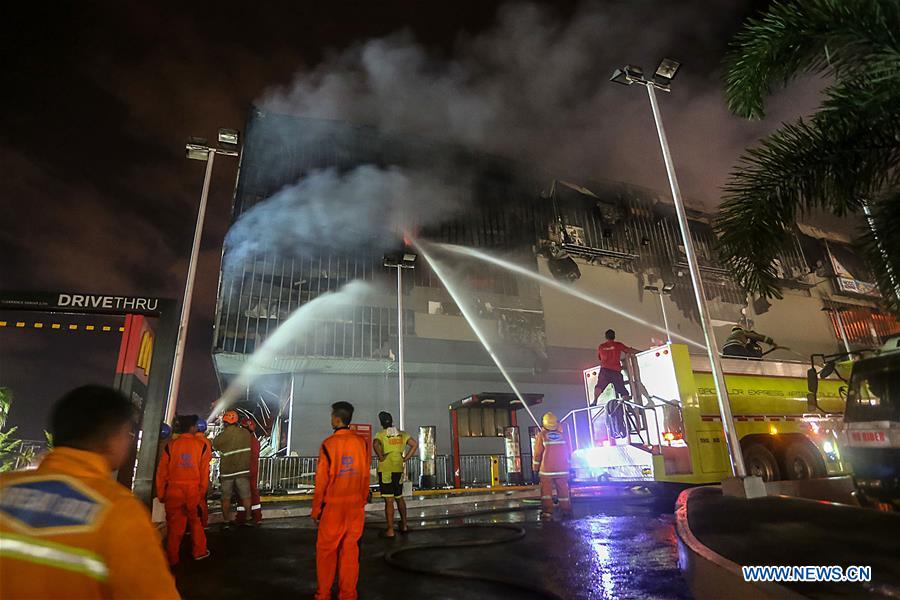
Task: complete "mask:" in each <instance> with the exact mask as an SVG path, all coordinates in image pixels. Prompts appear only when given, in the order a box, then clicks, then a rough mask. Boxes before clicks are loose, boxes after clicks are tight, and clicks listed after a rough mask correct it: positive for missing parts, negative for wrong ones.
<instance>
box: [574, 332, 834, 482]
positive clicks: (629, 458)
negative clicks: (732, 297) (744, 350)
mask: <svg viewBox="0 0 900 600" xmlns="http://www.w3.org/2000/svg"><path fill="white" fill-rule="evenodd" d="M626 366H627V369H625V371H624V372H623V375H624V374H625V373H627V375H626V377H627V385H628V387H629V391H630V393H631V396H630V397H627V398H618V397H616V394H615V391H614V390H613V388H612V386H609V387H608V388H607V389H606V390H599V395H597V392H595V390H594V387H595V385H596V382H597V374H598V373H599V371H600V367H592V368H590V369H586V370H585V371H584V389H585V398H586V400H587V406H586V407H585V408H584V409H578V410H575V411H572V412H570V413H569V414H568V415H567V416H566V417H565V419H564V421H563V422H564V423H565V424H566V427H567V428H568V429H569V435H570V437H571V439H573V440H575V444H574V446H575V447H576V448H577V449H576V450H575V451H574V452H573V458H572V465H573V471H574V473H573V478H574V480H575V482H577V483H592V484H596V483H609V484H616V483H618V484H631V485H633V484H643V485H647V484H654V483H659V484H665V483H671V484H683V485H684V484H687V485H696V484H704V483H716V482H720V481H721V480H722V479H724V478H725V477H728V476H730V475H731V466H730V464H729V459H728V454H727V448H726V445H725V434H724V432H723V428H722V421H721V417H720V415H719V409H718V403H717V399H716V392H715V387H714V385H713V380H712V373H711V369H710V364H709V359H708V357H706V356H693V355H690V354H689V353H688V348H687V346H685V345H683V344H666V345H664V346H659V347H657V348H652V349H650V350H646V351H644V352H640V353H639V354H637V355H636V356H628V357H627V365H626ZM723 367H724V371H725V381H726V385H727V388H728V393H729V396H730V399H731V409H732V412H733V414H734V419H735V428H736V431H737V433H738V436H739V438H740V441H741V451H742V452H743V456H744V461H745V463H746V465H747V470H748V472H750V473H751V474H753V475H758V476H760V477H762V478H763V479H764V480H765V481H775V480H779V479H807V478H813V477H824V476H828V475H836V474H842V473H844V472H845V471H846V465H845V463H844V460H843V459H842V457H841V454H840V450H839V448H838V444H837V430H838V426H839V424H840V420H841V416H842V414H843V410H844V400H843V399H842V398H841V394H840V393H839V387H840V382H839V381H835V380H831V379H826V380H823V381H821V383H820V387H819V395H818V404H815V403H811V402H810V401H809V400H808V398H807V379H806V375H807V373H806V371H807V369H806V365H804V364H802V363H792V362H776V361H764V360H748V359H738V358H724V359H723ZM648 487H649V486H648Z"/></svg>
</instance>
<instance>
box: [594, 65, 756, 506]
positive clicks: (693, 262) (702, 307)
mask: <svg viewBox="0 0 900 600" xmlns="http://www.w3.org/2000/svg"><path fill="white" fill-rule="evenodd" d="M679 67H681V63H679V62H678V61H675V60H672V59H670V58H664V59H663V60H662V61H661V62H660V63H659V66H658V67H657V68H656V72H655V73H654V75H653V77H652V78H650V79H647V78H645V77H644V71H643V69H641V68H640V67H635V66H633V65H627V66H625V67H623V68H621V69H616V70H615V72H614V73H613V75H612V77H611V78H610V81H613V82H614V83H620V84H622V85H632V84H634V83H637V84H640V85H642V86H644V87H645V88H646V89H647V95H648V97H649V98H650V109H651V110H652V111H653V120H654V121H655V123H656V132H657V134H658V135H659V145H660V147H661V148H662V155H663V161H664V162H665V165H666V172H667V174H668V176H669V186H670V187H671V188H672V199H673V200H674V201H675V212H676V214H677V215H678V226H679V228H680V229H681V237H682V239H683V241H684V251H685V254H686V255H687V262H688V268H689V270H690V273H691V282H692V283H693V284H694V296H695V298H696V300H697V308H698V309H699V313H700V327H701V328H702V329H703V335H704V337H705V339H706V351H707V353H708V355H709V362H710V366H711V367H712V376H713V382H714V383H715V386H716V395H717V396H718V401H719V412H720V414H721V417H722V426H723V428H724V430H725V441H726V445H727V447H728V456H729V458H730V460H731V471H732V473H733V474H734V477H735V479H733V480H731V481H728V480H726V481H725V482H723V490H724V491H725V492H726V493H729V494H735V495H741V496H745V497H756V496H765V495H766V492H765V486H764V485H763V482H762V480H761V479H760V478H759V477H748V476H747V468H746V467H745V466H744V457H743V455H742V454H741V442H740V438H738V436H737V431H735V428H734V418H733V416H732V414H731V401H730V399H729V397H728V389H727V387H726V385H725V374H724V372H723V371H722V363H721V360H720V358H719V350H718V348H719V346H718V344H717V343H716V336H715V332H714V331H713V329H712V322H711V318H710V315H709V307H708V306H707V304H706V295H705V293H704V291H703V281H702V280H701V279H700V265H699V264H698V262H697V255H696V252H695V251H694V243H693V240H692V239H691V233H690V229H689V228H688V220H687V213H686V212H685V209H684V202H683V201H682V198H681V188H680V187H679V186H678V178H677V177H676V176H675V165H674V163H673V162H672V154H671V152H670V151H669V142H668V140H667V138H666V130H665V128H664V127H663V123H662V117H661V116H660V113H659V105H658V104H657V102H656V90H658V89H659V90H663V91H665V92H669V91H671V87H670V84H671V82H672V79H673V78H674V77H675V74H676V73H677V72H678V69H679ZM735 483H737V484H738V485H737V486H736V485H735ZM738 486H739V487H738Z"/></svg>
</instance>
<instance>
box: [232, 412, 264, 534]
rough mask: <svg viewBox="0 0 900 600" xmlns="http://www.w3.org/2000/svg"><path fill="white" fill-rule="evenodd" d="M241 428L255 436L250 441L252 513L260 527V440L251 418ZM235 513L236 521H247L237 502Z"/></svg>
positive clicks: (242, 422)
mask: <svg viewBox="0 0 900 600" xmlns="http://www.w3.org/2000/svg"><path fill="white" fill-rule="evenodd" d="M241 427H243V428H244V429H246V430H247V431H249V432H250V433H252V434H253V438H252V439H251V440H250V512H251V513H252V514H253V522H254V523H256V524H257V525H258V524H259V522H260V521H262V501H261V500H260V498H259V438H257V437H256V424H255V423H254V422H253V419H251V418H250V417H244V418H243V419H241ZM232 500H234V498H232ZM234 511H235V513H236V514H235V517H234V520H235V521H237V522H238V523H243V522H244V521H246V520H247V511H246V510H245V509H244V507H243V506H241V503H240V502H237V508H235V509H234Z"/></svg>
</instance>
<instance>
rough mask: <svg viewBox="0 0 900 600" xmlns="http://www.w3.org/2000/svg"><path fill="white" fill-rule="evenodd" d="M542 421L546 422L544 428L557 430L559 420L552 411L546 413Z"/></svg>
mask: <svg viewBox="0 0 900 600" xmlns="http://www.w3.org/2000/svg"><path fill="white" fill-rule="evenodd" d="M541 422H542V423H543V424H544V429H550V430H555V429H556V428H557V427H559V420H557V418H556V415H554V414H553V413H552V412H546V413H544V417H543V418H542V419H541Z"/></svg>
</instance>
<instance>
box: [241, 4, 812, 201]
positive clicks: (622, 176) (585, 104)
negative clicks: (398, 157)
mask: <svg viewBox="0 0 900 600" xmlns="http://www.w3.org/2000/svg"><path fill="white" fill-rule="evenodd" d="M677 4H678V5H677V6H668V3H660V2H626V3H610V2H605V3H602V4H601V3H584V4H582V5H581V6H580V7H579V8H578V9H576V10H575V11H574V12H573V13H572V14H570V15H568V16H564V15H561V14H560V13H559V12H557V11H555V10H553V9H550V8H547V7H541V6H537V5H533V4H520V3H516V4H508V5H505V6H503V7H502V8H501V9H500V10H499V11H498V13H497V20H496V25H495V26H494V27H492V28H491V29H489V30H487V31H485V32H483V33H480V34H478V35H475V36H462V37H460V38H459V39H458V41H457V42H456V44H455V45H454V47H453V49H452V51H451V52H450V53H449V55H448V54H447V53H445V52H438V51H434V50H433V49H429V48H427V47H425V46H424V45H422V44H421V43H419V42H417V41H416V40H415V39H414V37H413V36H412V34H410V33H409V32H398V33H396V34H394V35H390V36H387V37H383V38H378V39H372V40H369V41H365V42H361V43H358V44H356V45H354V46H352V47H350V48H347V49H344V50H342V51H338V52H333V53H332V54H331V55H330V57H329V58H327V59H325V60H324V61H323V62H322V63H321V64H319V65H318V66H316V67H314V68H312V69H308V70H303V71H301V72H299V73H297V75H296V76H295V78H294V80H293V81H292V82H291V83H290V84H288V85H286V86H281V87H279V88H274V89H271V90H269V91H268V92H267V93H265V94H264V96H263V97H262V98H261V100H260V101H259V103H260V105H261V106H262V107H263V108H264V109H267V110H270V111H274V112H278V113H287V114H296V115H303V116H307V117H318V118H325V119H337V120H343V121H350V122H353V123H360V124H366V125H371V126H374V127H376V128H377V129H378V130H379V131H381V132H384V133H396V134H404V135H414V136H422V137H426V138H431V139H437V140H446V141H450V142H454V143H458V144H461V145H463V146H466V147H469V148H473V149H476V150H480V151H486V152H490V153H495V154H499V155H502V156H506V157H510V158H515V159H519V160H522V161H524V162H527V163H529V164H534V165H536V166H539V167H541V168H542V169H545V170H547V171H552V172H554V173H557V174H558V175H559V176H574V177H575V178H576V179H580V180H581V181H584V180H585V179H587V178H595V179H596V178H608V179H612V180H617V181H625V182H628V183H632V184H637V185H642V186H645V187H649V188H653V189H658V190H664V189H666V187H667V185H666V180H665V171H664V169H663V165H662V161H661V159H660V156H659V148H658V146H657V142H656V136H655V130H654V129H653V124H652V119H651V117H650V111H649V106H648V103H647V98H646V95H645V94H644V93H643V90H642V89H641V88H640V87H639V86H633V87H632V88H630V89H626V88H624V87H623V86H619V85H615V84H612V83H610V82H609V81H608V78H609V76H610V74H611V73H612V71H613V69H614V68H616V67H620V66H622V65H624V64H626V63H634V64H638V65H643V67H644V68H645V71H651V72H652V69H653V68H654V67H655V65H656V64H657V62H658V60H659V59H660V58H662V57H663V56H672V57H674V58H677V59H680V60H683V61H685V62H686V64H685V67H684V68H683V69H682V73H681V74H680V75H679V77H678V79H677V80H676V82H675V84H674V86H673V93H672V94H671V95H670V96H667V97H664V98H662V99H661V102H662V111H663V115H664V118H665V119H666V121H667V125H668V128H669V137H670V139H671V140H672V144H673V153H674V155H675V159H676V163H677V166H678V167H679V170H680V173H679V174H680V179H682V186H683V187H684V188H685V191H686V193H687V195H688V196H689V197H693V199H694V201H695V203H705V204H707V205H708V206H714V205H716V204H717V203H718V196H719V188H720V186H721V184H722V183H723V182H724V179H725V177H726V175H727V173H728V171H729V170H730V168H731V165H733V164H734V162H735V161H736V159H737V157H738V156H739V154H740V153H741V151H742V150H743V149H744V148H745V147H746V146H747V145H748V144H749V143H751V142H752V141H753V140H754V139H755V138H757V137H759V136H760V135H761V134H763V133H765V132H766V131H767V130H768V129H769V128H770V127H771V124H770V123H773V122H777V121H778V120H780V119H781V118H785V115H786V114H787V115H795V114H797V113H798V111H803V110H809V109H811V108H812V106H813V103H812V98H813V97H814V96H813V94H814V92H815V86H809V85H808V84H807V85H801V87H800V91H801V92H812V93H805V98H802V99H801V101H800V102H799V103H798V102H797V98H798V94H797V89H796V86H795V88H794V89H793V90H792V91H793V92H794V93H793V94H792V98H791V102H790V103H784V102H779V101H777V100H776V101H775V103H774V106H772V107H771V108H772V110H771V112H770V114H771V115H772V118H771V119H770V120H769V121H768V122H767V123H763V124H759V123H755V124H754V123H749V122H746V121H742V120H740V119H737V118H736V117H733V116H731V115H730V114H729V113H728V112H727V109H726V107H725V104H724V101H723V99H722V93H721V88H722V85H721V80H720V76H721V75H720V71H719V68H718V61H719V57H720V56H721V54H722V52H723V50H724V40H725V39H727V38H724V36H722V28H723V24H725V23H732V24H733V25H732V26H734V27H736V26H737V24H738V23H739V22H740V19H741V18H742V17H743V16H744V15H743V14H742V13H743V12H744V11H746V8H745V7H741V6H740V4H741V3H735V2H726V1H719V2H709V1H704V2H697V1H684V2H679V3H677ZM725 26H727V25H725Z"/></svg>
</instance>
